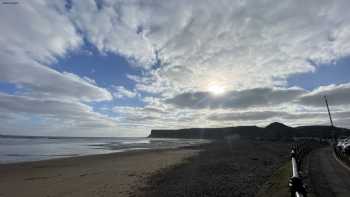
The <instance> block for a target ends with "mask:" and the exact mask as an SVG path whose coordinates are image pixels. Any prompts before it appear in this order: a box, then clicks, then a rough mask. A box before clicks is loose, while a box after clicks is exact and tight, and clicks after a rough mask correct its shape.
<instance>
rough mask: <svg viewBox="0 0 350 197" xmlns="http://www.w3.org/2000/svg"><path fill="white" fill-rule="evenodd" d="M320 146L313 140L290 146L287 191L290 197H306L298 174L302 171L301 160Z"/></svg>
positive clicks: (304, 188)
mask: <svg viewBox="0 0 350 197" xmlns="http://www.w3.org/2000/svg"><path fill="white" fill-rule="evenodd" d="M320 146H321V144H320V143H319V142H316V141H314V140H308V141H304V142H300V143H297V144H292V145H291V149H292V151H291V162H292V177H291V178H290V179H289V189H290V192H291V196H292V197H306V196H307V192H306V187H305V185H304V183H303V179H302V177H301V176H300V174H299V172H300V171H301V170H302V169H303V159H304V157H305V156H306V155H307V154H309V153H310V152H311V151H312V150H313V149H315V148H318V147H320Z"/></svg>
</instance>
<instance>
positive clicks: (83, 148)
mask: <svg viewBox="0 0 350 197" xmlns="http://www.w3.org/2000/svg"><path fill="white" fill-rule="evenodd" d="M208 142H209V141H208V140H202V139H165V138H164V139H162V138H145V137H144V138H143V137H138V138H131V137H122V138H121V137H42V136H40V137H37V136H35V137H34V136H0V164H5V163H19V162H28V161H38V160H48V159H57V158H65V157H77V156H84V155H96V154H108V153H116V152H126V151H135V150H147V149H168V148H178V147H186V146H194V145H199V144H203V143H208Z"/></svg>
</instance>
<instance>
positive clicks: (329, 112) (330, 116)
mask: <svg viewBox="0 0 350 197" xmlns="http://www.w3.org/2000/svg"><path fill="white" fill-rule="evenodd" d="M324 101H325V102H326V106H327V110H328V116H329V121H330V122H331V126H332V127H334V124H333V120H332V115H331V111H330V110H329V105H328V101H327V97H326V96H324Z"/></svg>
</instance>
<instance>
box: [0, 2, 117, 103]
mask: <svg viewBox="0 0 350 197" xmlns="http://www.w3.org/2000/svg"><path fill="white" fill-rule="evenodd" d="M62 6H64V5H63V1H62V4H60V3H50V2H46V1H33V2H30V3H29V2H25V1H21V2H20V4H18V5H16V6H11V7H8V6H0V12H1V17H0V24H1V28H0V34H1V35H2V36H1V38H0V45H1V46H2V48H1V49H0V59H1V62H0V81H5V82H7V83H13V84H16V85H20V86H21V87H22V88H23V89H24V91H25V92H26V94H32V95H36V96H40V97H42V96H44V97H55V98H57V97H60V98H68V99H78V100H83V101H103V100H111V99H112V96H111V94H110V93H109V92H108V91H107V90H106V89H104V88H100V87H98V86H97V85H96V84H95V83H94V82H93V81H91V80H86V78H85V79H83V78H80V77H79V76H77V75H75V74H72V73H67V72H58V71H56V70H54V69H52V68H50V67H48V66H47V65H49V64H51V63H53V62H55V61H56V60H57V57H62V56H65V55H66V54H67V53H68V52H70V51H72V50H75V49H77V48H79V46H80V45H81V43H82V38H81V36H80V35H79V34H78V33H77V31H76V29H75V27H74V25H73V23H72V22H71V21H70V20H69V18H68V17H67V16H65V15H64V14H63V13H62V12H60V10H62V9H63V8H62Z"/></svg>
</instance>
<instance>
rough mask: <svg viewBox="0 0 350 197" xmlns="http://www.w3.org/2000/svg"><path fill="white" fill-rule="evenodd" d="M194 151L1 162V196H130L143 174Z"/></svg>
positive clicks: (175, 161)
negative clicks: (17, 162)
mask: <svg viewBox="0 0 350 197" xmlns="http://www.w3.org/2000/svg"><path fill="white" fill-rule="evenodd" d="M197 153H198V150H194V149H192V150H191V149H174V150H158V151H154V150H153V151H137V152H127V153H117V154H108V155H94V156H85V157H77V158H66V159H57V160H48V161H39V162H28V163H21V164H7V165H0V197H5V196H6V197H22V196H23V197H41V196H43V197H55V196H57V197H58V196H59V197H67V196H84V197H90V196H101V197H102V196H106V197H107V196H113V197H116V196H120V197H124V196H129V195H130V194H131V193H132V192H133V191H134V190H135V189H136V188H139V187H142V185H143V184H144V180H145V177H147V176H149V175H151V174H153V173H154V172H156V171H157V170H159V169H162V168H166V167H169V166H171V165H174V164H177V163H180V162H181V161H183V160H184V159H185V158H189V157H191V156H193V155H195V154H197Z"/></svg>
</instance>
